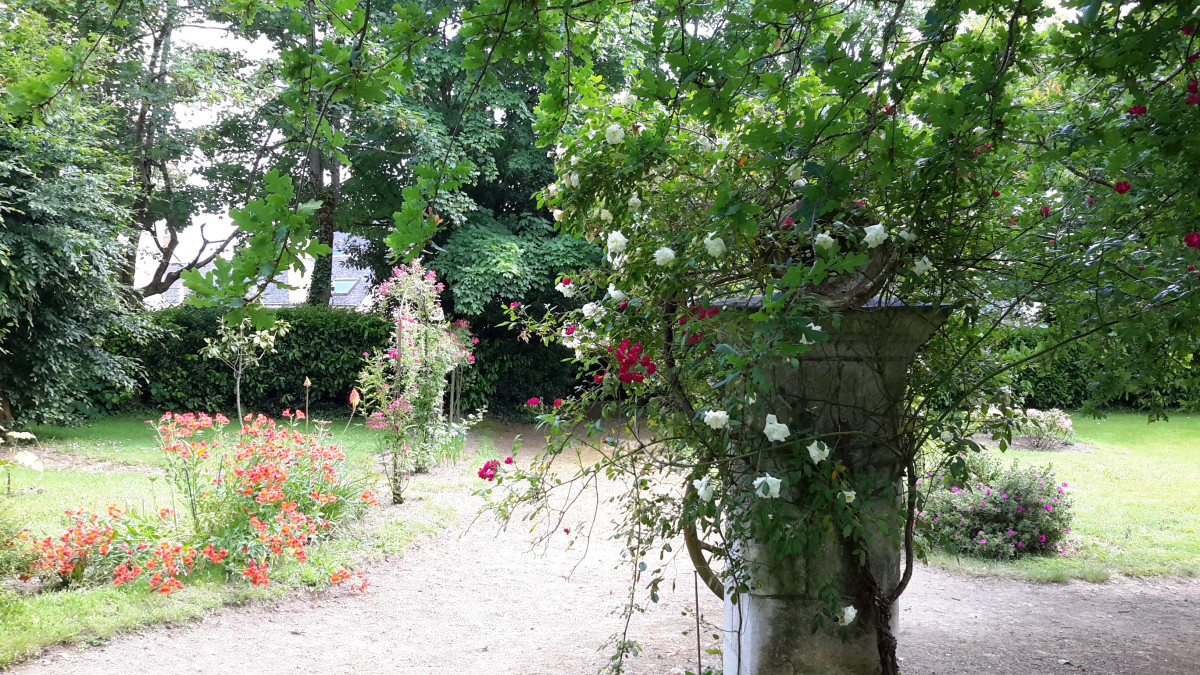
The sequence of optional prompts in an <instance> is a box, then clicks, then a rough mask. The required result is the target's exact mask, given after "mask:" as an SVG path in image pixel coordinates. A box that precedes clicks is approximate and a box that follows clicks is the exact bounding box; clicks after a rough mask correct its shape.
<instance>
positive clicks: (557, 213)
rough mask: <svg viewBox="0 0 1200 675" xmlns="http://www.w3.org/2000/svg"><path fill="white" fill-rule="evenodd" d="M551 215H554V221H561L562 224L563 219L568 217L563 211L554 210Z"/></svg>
mask: <svg viewBox="0 0 1200 675" xmlns="http://www.w3.org/2000/svg"><path fill="white" fill-rule="evenodd" d="M550 213H551V215H553V216H554V220H555V221H560V222H561V221H562V219H563V218H566V217H567V213H566V211H563V210H562V209H554V210H553V211H551V212H550Z"/></svg>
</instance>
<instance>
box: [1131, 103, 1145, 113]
mask: <svg viewBox="0 0 1200 675" xmlns="http://www.w3.org/2000/svg"><path fill="white" fill-rule="evenodd" d="M1129 114H1130V115H1145V114H1146V106H1144V105H1135V106H1133V107H1132V108H1130V109H1129Z"/></svg>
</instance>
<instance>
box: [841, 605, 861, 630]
mask: <svg viewBox="0 0 1200 675" xmlns="http://www.w3.org/2000/svg"><path fill="white" fill-rule="evenodd" d="M856 616H858V610H857V609H854V606H853V605H848V606H846V607H843V608H842V614H841V616H839V617H838V620H837V622H838V625H839V626H849V625H850V624H851V623H853V622H854V617H856Z"/></svg>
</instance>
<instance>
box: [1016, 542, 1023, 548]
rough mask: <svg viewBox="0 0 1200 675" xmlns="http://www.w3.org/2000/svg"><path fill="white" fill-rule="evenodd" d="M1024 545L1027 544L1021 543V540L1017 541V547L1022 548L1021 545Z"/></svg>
mask: <svg viewBox="0 0 1200 675" xmlns="http://www.w3.org/2000/svg"><path fill="white" fill-rule="evenodd" d="M1024 545H1025V544H1023V543H1021V542H1019V541H1018V542H1017V548H1021V547H1022V546H1024Z"/></svg>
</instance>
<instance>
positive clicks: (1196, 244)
mask: <svg viewBox="0 0 1200 675" xmlns="http://www.w3.org/2000/svg"><path fill="white" fill-rule="evenodd" d="M1183 243H1184V244H1187V245H1188V246H1189V247H1190V248H1200V232H1192V233H1191V234H1189V235H1187V236H1185V237H1184V238H1183Z"/></svg>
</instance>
